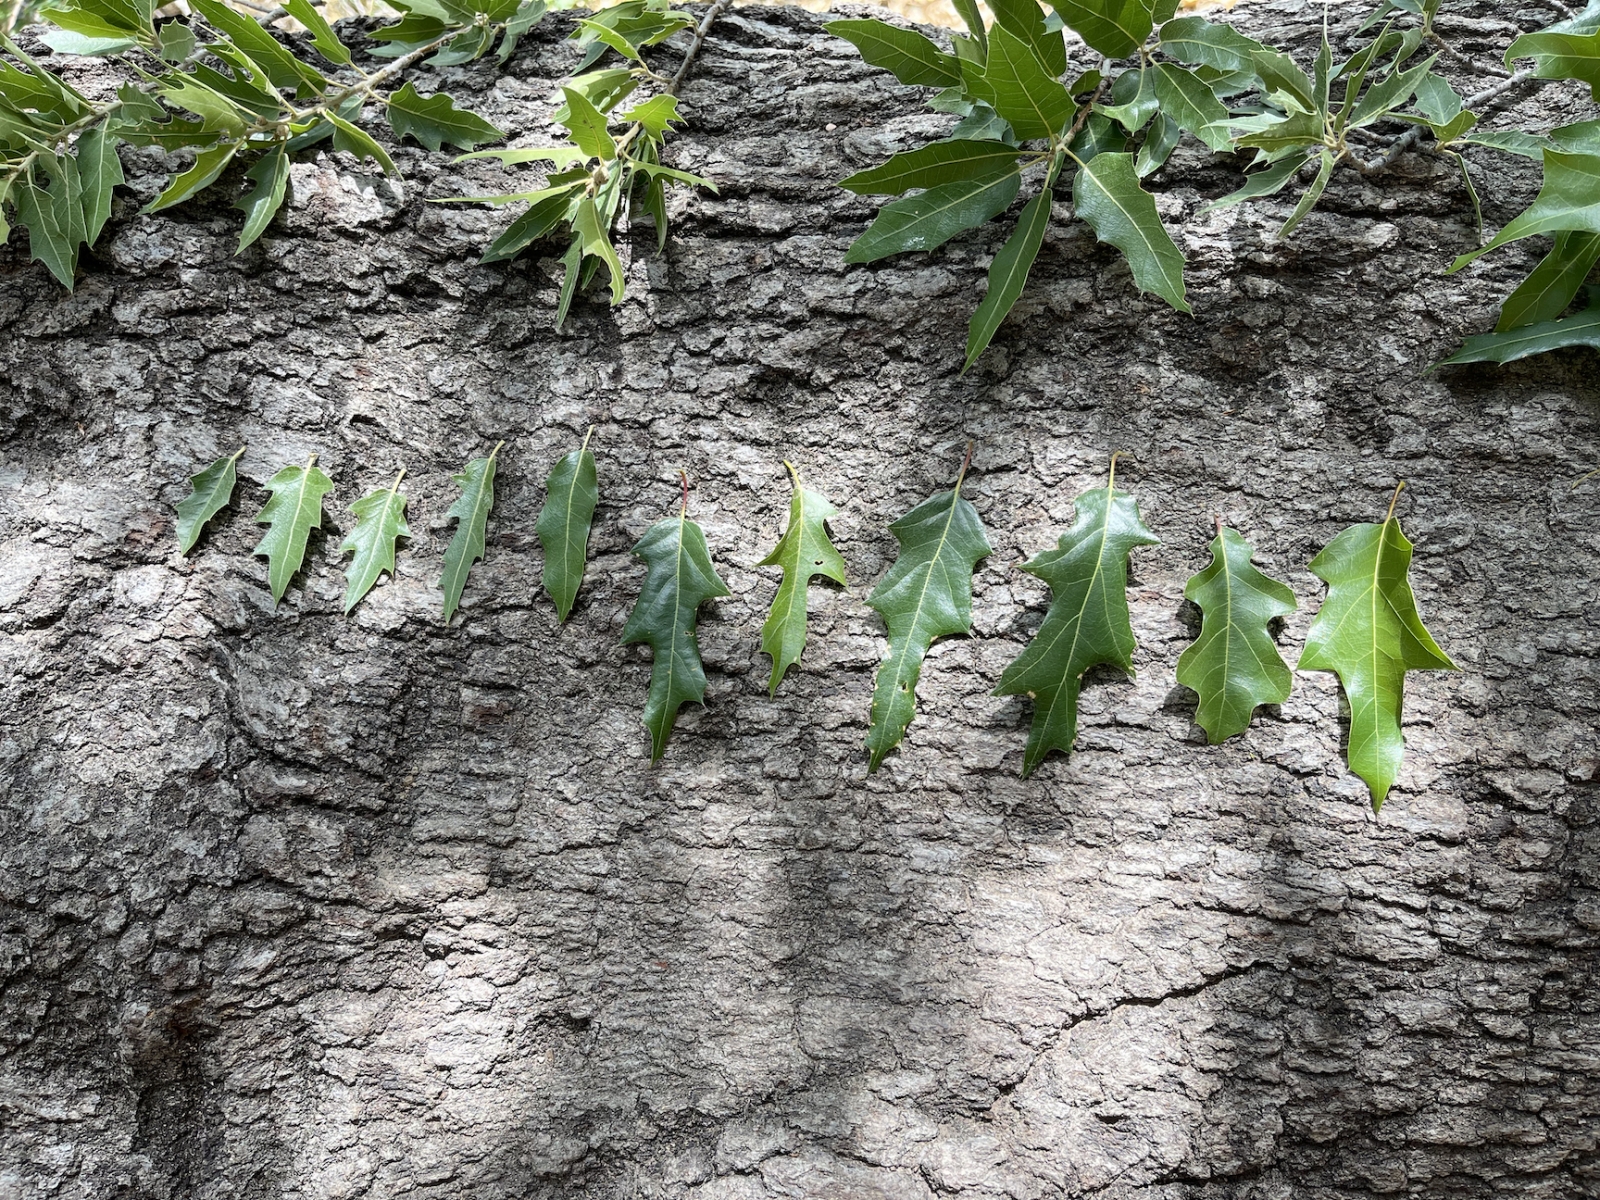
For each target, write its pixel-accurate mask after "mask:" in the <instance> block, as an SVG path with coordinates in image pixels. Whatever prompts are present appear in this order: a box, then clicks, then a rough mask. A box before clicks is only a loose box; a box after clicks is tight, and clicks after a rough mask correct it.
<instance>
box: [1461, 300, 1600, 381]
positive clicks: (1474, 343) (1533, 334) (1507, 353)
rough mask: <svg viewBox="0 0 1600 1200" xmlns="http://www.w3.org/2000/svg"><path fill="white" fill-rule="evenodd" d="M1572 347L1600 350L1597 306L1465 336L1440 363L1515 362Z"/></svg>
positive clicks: (1599, 326) (1599, 325)
mask: <svg viewBox="0 0 1600 1200" xmlns="http://www.w3.org/2000/svg"><path fill="white" fill-rule="evenodd" d="M1573 346H1591V347H1594V348H1595V349H1600V306H1595V307H1593V308H1587V309H1584V311H1583V312H1581V313H1579V314H1578V315H1577V316H1573V317H1565V318H1563V319H1561V320H1559V321H1541V322H1539V323H1538V324H1537V325H1523V326H1522V327H1520V328H1518V329H1513V330H1511V331H1509V332H1507V333H1486V334H1481V335H1479V336H1478V337H1469V338H1468V339H1467V340H1466V343H1465V344H1464V345H1463V346H1462V347H1461V349H1460V350H1457V351H1456V352H1455V353H1454V354H1452V355H1451V356H1450V357H1449V358H1447V359H1445V360H1444V362H1443V363H1442V364H1441V365H1442V366H1456V365H1458V364H1461V363H1478V362H1493V363H1508V362H1516V361H1517V359H1519V358H1527V357H1529V356H1530V355H1534V354H1545V353H1548V352H1549V351H1551V350H1565V349H1568V348H1569V347H1573Z"/></svg>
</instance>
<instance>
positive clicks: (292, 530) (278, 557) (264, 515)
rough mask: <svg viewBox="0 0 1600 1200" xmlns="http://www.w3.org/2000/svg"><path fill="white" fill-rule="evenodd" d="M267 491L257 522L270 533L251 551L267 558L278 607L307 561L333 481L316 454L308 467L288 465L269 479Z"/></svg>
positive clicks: (269, 579) (268, 576) (270, 582)
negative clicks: (268, 494)
mask: <svg viewBox="0 0 1600 1200" xmlns="http://www.w3.org/2000/svg"><path fill="white" fill-rule="evenodd" d="M267 490H268V491H270V492H271V493H272V499H270V500H268V501H267V504H266V507H265V508H263V509H262V510H261V511H260V512H259V513H257V514H256V523H257V524H258V525H266V526H268V528H267V532H266V533H265V534H264V535H263V536H262V538H261V542H260V544H258V545H257V546H256V548H255V549H254V550H253V551H251V553H252V554H255V555H264V556H265V557H266V560H267V583H268V585H269V586H270V587H271V588H272V603H273V605H274V606H276V605H277V604H278V602H279V601H280V600H282V599H283V594H284V593H285V592H286V591H288V590H289V581H290V580H292V579H293V578H294V573H295V572H296V571H298V570H299V569H300V564H301V563H302V562H304V561H305V557H306V543H307V542H308V541H309V540H310V539H311V531H312V530H313V529H315V528H317V527H318V526H319V525H321V524H322V498H323V497H324V496H326V495H327V494H328V493H329V492H331V491H332V490H333V480H331V479H329V478H328V477H327V476H326V475H324V474H323V473H322V470H321V468H319V467H318V466H317V456H316V455H315V454H313V455H312V456H311V461H310V462H308V463H307V464H306V465H305V466H303V467H285V468H284V469H283V470H281V471H279V472H278V473H277V474H276V475H274V476H273V477H272V478H271V479H269V480H267Z"/></svg>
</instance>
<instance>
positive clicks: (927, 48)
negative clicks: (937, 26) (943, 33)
mask: <svg viewBox="0 0 1600 1200" xmlns="http://www.w3.org/2000/svg"><path fill="white" fill-rule="evenodd" d="M823 28H824V29H826V30H827V31H828V32H829V33H831V34H833V35H834V36H835V37H841V38H844V40H845V41H847V42H850V43H851V44H852V45H854V46H855V48H856V49H857V50H859V51H860V52H861V57H862V59H863V60H865V61H866V62H868V63H870V64H871V65H872V66H874V67H881V68H882V69H883V70H885V71H889V72H891V73H892V74H893V75H894V77H895V78H896V79H898V80H899V81H900V82H901V83H909V84H915V85H920V86H928V87H951V86H954V85H955V84H958V83H960V82H961V69H960V67H959V66H957V64H956V60H955V58H954V57H952V56H951V55H949V54H946V53H945V52H944V51H943V50H940V49H939V47H937V46H935V45H934V44H933V43H932V42H930V41H929V40H928V39H927V38H925V37H923V36H922V35H921V34H920V33H913V32H912V31H911V30H909V29H900V28H898V27H897V26H894V25H887V24H885V23H884V22H882V21H829V22H828V23H827V24H826V25H825V26H823Z"/></svg>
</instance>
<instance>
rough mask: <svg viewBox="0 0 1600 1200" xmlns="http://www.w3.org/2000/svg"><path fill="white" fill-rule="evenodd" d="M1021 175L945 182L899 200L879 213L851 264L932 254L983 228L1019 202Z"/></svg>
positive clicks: (851, 254)
mask: <svg viewBox="0 0 1600 1200" xmlns="http://www.w3.org/2000/svg"><path fill="white" fill-rule="evenodd" d="M1020 180H1021V173H1020V172H1019V171H1018V170H1016V169H1015V168H1013V169H1012V170H1011V171H1009V172H1007V173H1006V174H1004V175H1001V176H999V177H997V178H994V179H967V180H962V181H961V182H959V183H942V184H940V185H939V186H938V187H932V188H929V189H928V190H927V191H925V192H919V193H917V194H916V195H915V196H907V197H906V198H905V199H903V200H895V201H892V202H890V203H889V204H885V205H884V206H883V207H882V208H881V209H879V210H878V217H877V220H875V221H873V222H872V224H871V226H869V227H868V229H867V231H866V232H865V233H863V234H862V235H861V236H860V237H858V238H857V239H856V240H855V241H854V242H852V243H851V245H850V249H849V250H848V251H847V252H846V253H845V256H844V260H845V262H847V263H869V262H876V261H877V260H878V259H880V258H887V257H888V256H889V255H891V254H903V253H905V252H907V251H910V250H932V249H934V248H935V247H936V246H942V245H943V244H944V243H945V242H947V241H949V240H950V239H951V238H953V237H954V236H955V235H956V234H958V233H960V232H961V231H962V230H964V229H971V228H973V227H974V226H976V225H982V224H983V223H984V222H985V221H987V220H989V219H990V218H991V217H994V216H997V215H998V214H1000V213H1002V212H1004V211H1005V210H1006V208H1007V207H1008V206H1009V205H1010V204H1011V202H1012V201H1013V200H1014V199H1016V196H1017V188H1018V186H1019V182H1020Z"/></svg>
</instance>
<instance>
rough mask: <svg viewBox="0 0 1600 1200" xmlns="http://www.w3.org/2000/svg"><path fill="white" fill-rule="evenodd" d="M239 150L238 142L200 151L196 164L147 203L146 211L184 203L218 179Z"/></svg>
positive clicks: (158, 210)
mask: <svg viewBox="0 0 1600 1200" xmlns="http://www.w3.org/2000/svg"><path fill="white" fill-rule="evenodd" d="M238 152H239V143H238V142H232V143H229V144H228V145H226V146H216V147H213V148H212V149H210V150H202V151H200V153H199V154H196V155H195V157H194V165H193V166H192V167H190V168H189V169H188V170H187V171H184V172H183V173H182V174H180V175H177V176H175V177H174V178H173V180H172V182H171V183H169V184H167V186H166V190H164V191H163V192H162V193H161V194H160V195H159V196H157V197H156V198H155V199H154V200H152V201H150V203H149V204H147V205H145V207H144V211H145V212H146V213H153V212H160V211H161V210H162V209H164V208H171V207H172V206H173V205H174V204H182V203H183V202H184V201H185V200H187V199H189V197H191V196H193V195H195V194H196V193H197V192H200V191H203V190H205V189H206V188H208V187H210V186H211V185H212V184H213V183H215V182H216V181H217V176H219V175H221V174H222V172H223V171H224V170H226V169H227V166H228V164H229V163H231V162H232V161H233V156H234V155H235V154H237V153H238Z"/></svg>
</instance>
